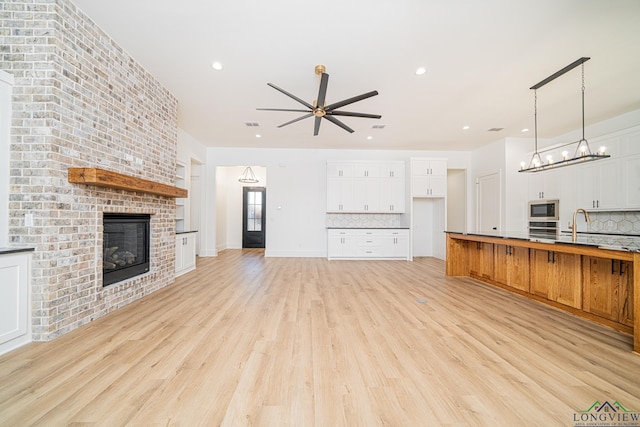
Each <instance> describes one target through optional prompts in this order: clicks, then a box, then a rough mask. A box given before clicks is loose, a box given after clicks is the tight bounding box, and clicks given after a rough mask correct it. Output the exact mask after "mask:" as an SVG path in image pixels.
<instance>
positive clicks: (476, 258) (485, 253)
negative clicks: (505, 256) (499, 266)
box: [468, 242, 493, 279]
mask: <svg viewBox="0 0 640 427" xmlns="http://www.w3.org/2000/svg"><path fill="white" fill-rule="evenodd" d="M468 244H469V253H470V256H469V272H470V273H471V275H472V276H474V277H481V278H485V279H491V278H492V277H493V244H492V243H483V242H468Z"/></svg>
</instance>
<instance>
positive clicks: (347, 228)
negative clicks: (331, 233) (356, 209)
mask: <svg viewBox="0 0 640 427" xmlns="http://www.w3.org/2000/svg"><path fill="white" fill-rule="evenodd" d="M408 229H409V227H335V226H332V227H327V230H408Z"/></svg>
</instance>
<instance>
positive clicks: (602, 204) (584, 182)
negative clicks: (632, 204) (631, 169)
mask: <svg viewBox="0 0 640 427" xmlns="http://www.w3.org/2000/svg"><path fill="white" fill-rule="evenodd" d="M576 192H577V195H578V197H577V200H576V202H577V207H578V208H584V209H589V210H594V209H596V210H597V209H601V210H606V209H619V208H621V207H622V205H621V203H620V199H621V196H622V188H621V176H620V159H607V160H598V161H596V162H592V163H588V164H585V165H580V166H578V169H576Z"/></svg>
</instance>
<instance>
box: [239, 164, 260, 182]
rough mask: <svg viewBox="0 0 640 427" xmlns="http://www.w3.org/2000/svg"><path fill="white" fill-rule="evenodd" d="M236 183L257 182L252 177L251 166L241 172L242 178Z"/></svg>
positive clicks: (256, 179) (254, 177)
mask: <svg viewBox="0 0 640 427" xmlns="http://www.w3.org/2000/svg"><path fill="white" fill-rule="evenodd" d="M238 181H240V182H246V183H249V184H255V183H256V182H258V178H256V176H255V175H254V173H253V170H252V169H251V166H247V167H246V168H245V169H244V172H242V176H240V178H238Z"/></svg>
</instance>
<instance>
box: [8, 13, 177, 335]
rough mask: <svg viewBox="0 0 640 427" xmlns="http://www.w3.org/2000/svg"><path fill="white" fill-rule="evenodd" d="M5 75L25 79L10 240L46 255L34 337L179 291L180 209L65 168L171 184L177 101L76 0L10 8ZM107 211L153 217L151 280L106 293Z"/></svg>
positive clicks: (36, 279) (38, 265) (37, 274)
mask: <svg viewBox="0 0 640 427" xmlns="http://www.w3.org/2000/svg"><path fill="white" fill-rule="evenodd" d="M0 69H2V70H5V71H7V72H9V73H11V74H13V75H14V76H15V86H14V92H13V102H12V105H13V117H12V126H11V149H10V150H11V154H10V156H11V158H10V162H11V166H10V172H9V173H10V202H9V212H10V214H9V215H10V218H9V238H10V243H11V244H12V245H17V246H25V245H26V246H32V247H35V248H36V249H35V252H34V255H33V262H32V266H33V269H32V301H33V303H32V309H33V316H32V318H33V337H34V340H49V339H52V338H55V337H56V336H59V335H61V334H63V333H65V332H68V331H70V330H73V329H75V328H77V327H79V326H81V325H83V324H85V323H87V322H90V321H91V320H93V319H95V318H97V317H99V316H102V315H104V314H106V313H109V312H111V311H113V310H115V309H117V308H119V307H121V306H123V305H126V304H128V303H130V302H132V301H134V300H136V299H138V298H140V297H142V296H144V295H146V294H148V293H151V292H153V291H155V290H157V289H159V288H162V287H164V286H166V285H167V284H169V283H171V282H173V280H174V244H175V236H174V232H175V222H174V217H175V202H174V200H173V199H166V198H162V197H157V196H150V195H144V194H139V193H130V192H125V191H120V190H109V189H101V188H96V187H88V186H84V185H75V184H69V183H68V182H67V169H68V168H69V167H100V168H103V169H109V170H113V171H117V172H120V173H125V174H128V175H133V176H138V177H141V178H145V179H150V180H153V181H157V182H161V183H164V184H173V183H174V181H175V160H176V143H177V100H176V99H175V98H174V97H173V96H172V95H171V94H170V93H169V92H168V91H167V90H166V89H165V88H163V87H162V85H160V83H159V82H158V81H157V80H156V79H155V78H154V77H153V76H152V75H150V74H149V73H148V72H147V71H145V70H144V69H143V68H142V67H141V66H140V65H139V64H137V63H136V62H135V60H133V59H132V58H131V57H130V56H129V55H127V53H126V52H124V51H123V50H122V49H121V48H120V47H119V46H118V45H117V44H115V43H114V42H113V41H112V40H111V39H110V38H109V36H108V35H106V34H105V33H104V32H103V31H101V30H100V28H98V27H97V26H96V25H95V24H94V23H93V22H92V21H91V20H90V19H89V18H88V17H87V16H86V15H84V14H83V13H82V12H81V11H80V10H78V9H77V8H76V7H75V5H74V4H73V3H71V2H70V1H68V0H33V1H28V0H4V1H2V2H0ZM136 160H138V161H136ZM102 212H127V213H149V214H152V219H151V238H152V242H151V271H150V273H148V274H145V275H143V276H138V277H137V278H133V279H130V280H128V281H124V282H122V283H119V284H115V285H112V286H109V287H108V288H106V289H104V290H103V288H102ZM26 213H31V214H33V216H34V226H33V227H25V224H24V215H25V214H26Z"/></svg>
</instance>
